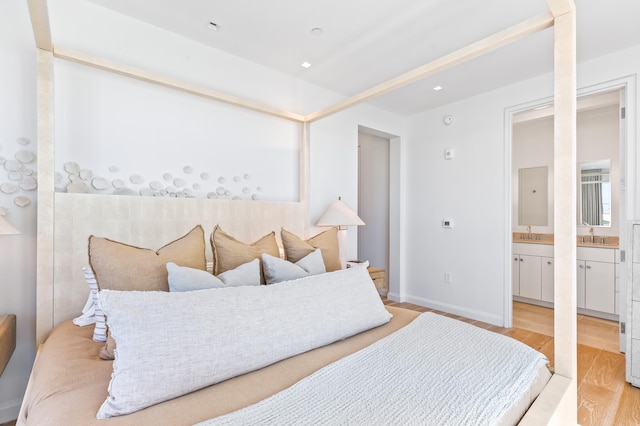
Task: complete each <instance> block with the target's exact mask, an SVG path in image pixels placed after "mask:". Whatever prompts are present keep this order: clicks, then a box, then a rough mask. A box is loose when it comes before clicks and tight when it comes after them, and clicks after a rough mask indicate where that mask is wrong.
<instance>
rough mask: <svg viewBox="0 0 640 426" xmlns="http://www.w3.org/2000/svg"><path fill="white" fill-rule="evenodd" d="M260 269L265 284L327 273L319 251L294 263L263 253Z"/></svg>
mask: <svg viewBox="0 0 640 426" xmlns="http://www.w3.org/2000/svg"><path fill="white" fill-rule="evenodd" d="M262 268H263V269H264V278H265V280H266V281H267V284H275V283H279V282H281V281H290V280H295V279H297V278H302V277H306V276H309V275H317V274H324V273H325V272H327V270H326V269H325V266H324V260H323V259H322V251H321V250H320V249H316V250H314V251H312V252H311V253H309V254H308V255H306V256H305V257H303V258H302V259H300V260H299V261H297V262H296V263H291V262H289V261H288V260H284V259H280V258H279V257H274V256H271V255H269V254H266V253H263V254H262Z"/></svg>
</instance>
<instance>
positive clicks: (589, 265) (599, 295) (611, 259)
mask: <svg viewBox="0 0 640 426" xmlns="http://www.w3.org/2000/svg"><path fill="white" fill-rule="evenodd" d="M576 257H577V259H578V261H577V279H576V283H577V286H578V288H577V296H578V299H577V305H578V308H583V309H588V310H590V311H598V312H604V313H607V314H615V311H616V303H615V298H616V268H615V249H606V248H593V247H578V250H577V253H576Z"/></svg>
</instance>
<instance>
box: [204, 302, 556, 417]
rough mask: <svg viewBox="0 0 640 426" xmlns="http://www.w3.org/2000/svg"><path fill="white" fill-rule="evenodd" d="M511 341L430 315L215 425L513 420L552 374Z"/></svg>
mask: <svg viewBox="0 0 640 426" xmlns="http://www.w3.org/2000/svg"><path fill="white" fill-rule="evenodd" d="M547 363H548V360H547V358H546V357H545V356H544V355H543V354H541V353H539V352H537V351H535V350H533V349H532V348H530V347H529V346H526V345H525V344H523V343H520V342H518V341H516V340H514V339H511V338H509V337H506V336H502V335H499V334H496V333H492V332H490V331H487V330H484V329H481V328H478V327H475V326H472V325H469V324H466V323H464V322H461V321H457V320H454V319H451V318H447V317H444V316H441V315H437V314H433V313H424V314H421V315H420V316H419V317H417V318H416V319H415V320H414V321H413V322H411V323H410V324H409V325H407V326H405V327H403V328H402V329H400V330H398V331H397V332H395V333H393V334H391V335H389V336H387V337H385V338H383V339H381V340H379V341H377V342H376V343H374V344H372V345H371V346H369V347H367V348H364V349H362V350H361V351H358V352H356V353H354V354H352V355H350V356H347V357H345V358H343V359H341V360H338V361H336V362H334V363H333V364H330V365H328V366H326V367H324V368H322V369H321V370H319V371H317V372H316V373H314V374H312V375H310V376H308V377H306V378H304V379H303V380H301V381H299V382H298V383H296V384H295V385H293V386H291V387H290V388H288V389H285V390H283V391H282V392H279V393H277V394H275V395H273V396H271V397H269V398H267V399H265V400H263V401H261V402H258V403H256V404H254V405H251V406H249V407H246V408H243V409H241V410H238V411H235V412H232V413H229V414H227V415H224V416H220V417H216V418H213V419H210V420H207V421H205V422H202V423H199V424H198V426H213V425H216V426H217V425H278V426H281V425H296V426H299V425H314V426H315V425H367V426H371V425H456V426H459V425H491V426H495V425H511V424H516V423H517V422H518V421H519V420H520V418H521V417H522V415H523V414H524V413H525V412H526V410H527V409H528V407H529V406H530V404H531V403H532V402H533V400H534V399H535V398H536V397H537V395H538V394H539V393H540V391H541V390H542V388H543V387H544V386H545V384H546V383H547V381H548V380H549V378H550V377H551V374H550V373H549V370H548V369H547V367H546V365H547Z"/></svg>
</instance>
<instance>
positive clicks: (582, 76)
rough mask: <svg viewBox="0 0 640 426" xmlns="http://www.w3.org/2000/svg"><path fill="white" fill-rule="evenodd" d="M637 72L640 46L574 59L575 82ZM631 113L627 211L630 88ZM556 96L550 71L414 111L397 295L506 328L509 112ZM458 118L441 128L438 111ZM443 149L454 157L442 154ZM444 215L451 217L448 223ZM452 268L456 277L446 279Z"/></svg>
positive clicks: (634, 202) (633, 202)
mask: <svg viewBox="0 0 640 426" xmlns="http://www.w3.org/2000/svg"><path fill="white" fill-rule="evenodd" d="M638 72H640V46H636V47H634V48H631V49H626V50H624V51H620V52H616V53H613V54H610V55H607V56H604V57H601V58H598V59H595V60H592V61H588V62H585V63H581V64H579V65H578V73H577V76H578V88H580V89H585V88H589V87H591V86H595V85H598V86H600V85H603V84H605V83H606V82H608V81H613V80H618V79H621V78H623V77H626V76H631V77H630V79H631V80H632V81H633V82H635V79H636V75H637V73H638ZM632 89H633V90H632V92H631V93H630V98H631V99H630V102H631V104H630V105H629V108H628V115H627V126H628V128H629V131H630V134H631V138H632V143H631V144H630V146H628V147H626V148H624V149H623V151H624V154H625V164H626V168H627V169H628V172H627V175H628V176H627V179H626V193H625V194H624V196H626V197H627V199H628V211H627V218H633V217H636V212H640V209H639V205H638V201H639V200H638V196H637V195H636V194H637V191H636V190H635V188H637V187H638V185H639V184H640V182H639V181H638V179H639V178H638V177H636V174H635V169H636V168H637V164H638V150H637V149H636V146H635V145H636V143H637V141H636V123H637V121H638V109H637V108H636V107H635V102H636V99H635V87H633V88H632ZM552 95H553V81H552V76H551V75H544V76H540V77H537V78H534V79H531V80H527V81H523V82H521V83H518V84H514V85H512V86H507V87H504V88H501V89H499V90H495V91H493V92H490V93H486V94H482V95H479V96H475V97H472V98H468V99H464V100H462V101H459V102H455V103H452V104H449V105H443V106H441V107H438V108H434V109H432V110H429V111H425V112H423V113H421V114H417V115H415V116H412V117H410V118H409V119H408V120H407V127H406V140H405V148H406V151H405V152H404V153H403V158H404V159H405V163H404V177H403V178H404V179H405V181H406V186H405V188H404V191H405V195H404V200H405V204H406V208H405V216H404V219H405V223H404V225H403V226H404V227H405V229H406V232H405V233H404V234H403V236H404V237H405V254H406V256H405V257H404V259H403V262H404V268H403V274H404V278H403V286H404V287H403V289H404V291H403V292H401V294H399V295H398V298H400V299H403V300H407V301H410V302H414V303H418V304H422V305H425V306H430V307H433V308H437V309H442V310H446V311H449V312H454V313H457V314H460V315H465V316H467V317H471V318H475V319H479V320H483V321H487V322H490V323H493V324H498V325H503V321H504V319H505V312H506V309H507V308H506V307H507V306H508V303H509V302H508V299H505V295H506V294H507V293H508V288H509V280H510V269H509V268H510V262H508V255H509V253H510V241H511V204H510V203H511V199H510V193H511V186H510V185H511V183H510V176H511V169H510V161H511V160H510V158H511V147H510V146H507V145H506V144H505V140H506V132H507V129H505V118H504V116H505V111H506V110H508V109H517V107H518V106H521V105H525V104H530V103H532V102H533V101H536V100H540V99H545V98H549V97H551V96H552ZM447 114H452V115H454V117H455V118H456V120H455V123H454V124H453V125H451V126H445V125H444V124H443V122H442V118H443V117H444V116H445V115H447ZM445 148H454V149H455V151H456V158H455V159H454V160H445V159H444V157H443V152H444V149H445ZM442 219H452V220H453V221H454V223H455V226H454V228H453V229H444V228H442V226H441V221H442ZM445 272H451V274H452V278H453V282H452V283H451V284H447V283H445V282H444V274H445Z"/></svg>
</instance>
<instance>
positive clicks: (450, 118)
mask: <svg viewBox="0 0 640 426" xmlns="http://www.w3.org/2000/svg"><path fill="white" fill-rule="evenodd" d="M454 121H455V119H454V118H453V115H445V116H444V118H443V119H442V122H443V123H444V124H446V125H447V126H450V125H451V124H453V122H454Z"/></svg>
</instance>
